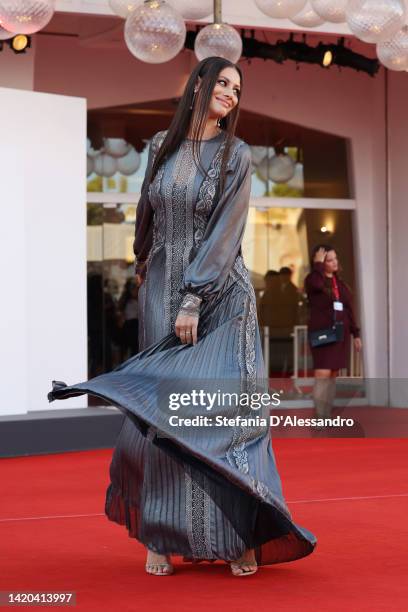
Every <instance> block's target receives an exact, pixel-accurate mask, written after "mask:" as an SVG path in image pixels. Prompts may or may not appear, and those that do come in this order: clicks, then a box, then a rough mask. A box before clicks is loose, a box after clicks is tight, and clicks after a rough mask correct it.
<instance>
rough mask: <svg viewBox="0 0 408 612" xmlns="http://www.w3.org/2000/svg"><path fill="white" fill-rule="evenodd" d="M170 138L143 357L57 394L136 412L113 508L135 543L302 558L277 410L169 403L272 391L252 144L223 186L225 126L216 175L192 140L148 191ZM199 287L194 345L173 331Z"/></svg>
mask: <svg viewBox="0 0 408 612" xmlns="http://www.w3.org/2000/svg"><path fill="white" fill-rule="evenodd" d="M165 134H166V132H165V131H162V132H158V133H157V134H155V136H154V137H153V138H152V140H151V144H150V148H149V158H148V167H147V170H146V175H145V180H144V183H143V186H142V193H141V198H140V201H139V204H138V210H137V223H136V234H135V242H134V250H135V254H136V270H141V269H143V270H144V275H145V280H144V282H143V284H142V286H141V288H140V291H139V325H140V342H141V344H140V352H139V353H138V354H137V355H134V356H133V357H131V358H130V359H128V360H127V361H125V362H124V363H122V364H121V365H119V366H118V367H116V368H115V369H114V370H112V371H111V372H109V373H107V374H103V375H100V376H97V377H95V378H93V379H91V380H88V381H85V382H82V383H78V384H75V385H70V386H68V385H66V383H64V382H61V381H53V389H52V391H50V393H49V394H48V399H49V401H53V400H55V399H64V398H66V397H69V396H74V395H81V394H84V393H89V394H92V395H95V396H99V397H102V398H105V399H108V400H109V401H110V402H111V403H112V404H113V405H116V406H118V408H120V410H122V412H123V413H124V414H125V419H124V422H123V426H122V429H121V431H120V434H119V436H118V439H117V443H116V446H115V449H114V452H113V457H112V462H111V466H110V480H111V482H110V484H109V486H108V489H107V492H106V504H105V513H106V515H107V517H108V518H109V519H110V520H112V521H115V522H117V523H118V524H121V525H125V526H126V528H127V530H128V533H129V536H130V537H133V538H137V539H138V540H139V541H140V542H142V543H143V544H145V545H146V546H148V547H149V548H150V549H151V550H153V551H156V552H159V553H174V554H179V555H182V556H183V557H184V559H185V560H192V561H200V560H209V561H212V560H216V559H224V560H232V559H237V558H238V557H239V556H241V555H242V553H243V552H244V550H245V549H247V548H255V552H256V558H257V562H258V564H259V565H265V564H273V563H282V562H286V561H293V560H295V559H299V558H302V557H305V556H306V555H309V554H310V553H311V552H313V550H314V548H315V546H316V537H315V536H314V534H313V533H311V532H310V531H308V530H307V529H305V528H303V527H301V526H300V525H297V524H296V523H295V522H294V520H293V519H292V516H291V514H290V512H289V509H288V507H287V505H286V503H285V500H284V497H283V493H282V487H281V481H280V477H279V473H278V470H277V466H276V463H275V457H274V453H273V449H272V446H271V438H270V428H269V423H267V424H265V422H266V419H267V417H268V415H269V408H268V407H267V406H265V407H262V408H260V409H259V410H256V411H255V410H254V409H253V408H252V407H249V406H248V405H247V406H242V405H241V403H240V402H238V403H237V402H235V404H234V402H232V403H231V404H228V402H227V403H226V405H225V404H224V405H221V403H219V404H218V403H216V404H215V405H214V407H213V408H212V409H211V410H208V409H207V407H203V406H197V405H196V406H192V405H189V406H182V407H181V408H180V409H179V410H177V411H175V410H174V411H172V410H170V409H169V394H171V393H182V392H189V390H190V391H191V389H203V390H206V391H207V392H217V391H221V392H231V393H233V392H238V393H241V394H245V393H246V394H253V393H255V392H265V391H268V385H267V379H266V373H265V368H264V362H263V357H262V350H261V341H260V336H259V330H258V325H257V316H256V303H255V293H254V289H253V287H252V284H251V282H250V279H249V274H248V270H247V268H246V266H245V264H244V261H243V258H242V252H241V241H242V237H243V232H244V229H245V224H246V219H247V213H248V204H249V196H250V183H251V153H250V148H249V146H248V145H247V144H246V143H245V142H243V141H242V140H240V139H239V138H237V137H234V141H233V146H232V149H231V151H230V156H229V162H228V167H227V175H226V184H225V188H224V190H223V192H222V194H219V193H218V191H217V185H218V180H219V175H220V165H221V157H222V152H223V148H224V146H225V140H224V134H223V133H222V132H221V134H219V135H218V136H216V137H214V138H212V139H210V140H206V141H203V142H202V144H201V159H202V163H203V165H204V167H205V169H206V170H207V169H208V172H207V175H206V177H204V176H203V174H202V173H201V171H200V170H199V169H198V168H197V167H196V165H195V163H194V161H193V157H192V142H191V140H189V139H185V140H183V142H182V143H181V145H180V146H179V148H178V149H177V151H175V152H174V153H173V154H172V155H171V156H170V157H169V158H168V159H166V161H165V162H164V163H163V164H162V165H161V166H160V168H159V170H158V172H157V174H156V176H155V178H154V180H153V182H152V183H151V184H150V185H149V184H148V180H147V177H148V175H149V172H150V170H151V167H152V163H153V159H154V155H155V154H156V153H157V151H158V148H159V146H160V144H161V143H162V141H163V138H164V136H165ZM191 295H192V296H193V297H194V296H195V297H196V298H198V301H199V302H200V305H199V325H198V342H197V344H196V345H191V344H182V343H181V341H180V340H179V339H178V338H177V336H176V335H175V333H174V324H175V320H176V317H177V313H178V311H179V309H180V307H181V305H182V304H184V301H185V300H186V299H187V300H188V298H189V297H191ZM240 397H241V396H240ZM197 415H202V416H207V417H208V418H209V419H210V423H211V424H210V425H207V426H200V425H196V426H195V427H188V426H174V425H170V418H169V417H170V416H178V417H183V418H187V417H195V416H197ZM237 416H239V417H242V418H241V420H238V418H236V417H237ZM255 416H258V421H256V422H254V417H255ZM217 417H221V418H222V417H229V418H232V419H233V420H232V425H231V424H226V425H216V418H217ZM251 417H252V421H250V420H249V418H251ZM245 419H247V420H245ZM262 419H265V422H263V421H262Z"/></svg>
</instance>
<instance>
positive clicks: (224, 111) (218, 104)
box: [208, 67, 241, 119]
mask: <svg viewBox="0 0 408 612" xmlns="http://www.w3.org/2000/svg"><path fill="white" fill-rule="evenodd" d="M240 88H241V79H240V76H239V72H238V71H237V70H235V68H231V67H227V68H223V69H222V70H221V72H220V73H219V75H218V77H217V82H216V84H215V87H214V89H213V95H212V97H211V100H210V105H209V110H208V116H209V117H212V118H217V119H218V118H220V119H222V118H223V117H226V115H228V113H230V112H231V111H232V109H233V108H235V107H236V105H237V104H238V100H239V95H240Z"/></svg>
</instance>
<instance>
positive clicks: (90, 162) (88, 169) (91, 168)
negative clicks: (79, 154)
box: [86, 155, 94, 176]
mask: <svg viewBox="0 0 408 612" xmlns="http://www.w3.org/2000/svg"><path fill="white" fill-rule="evenodd" d="M93 171H94V160H93V157H89V155H87V156H86V176H90V175H91V174H92V172H93Z"/></svg>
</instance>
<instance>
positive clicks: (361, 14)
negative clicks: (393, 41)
mask: <svg viewBox="0 0 408 612" xmlns="http://www.w3.org/2000/svg"><path fill="white" fill-rule="evenodd" d="M346 21H347V24H348V26H349V28H350V30H351V31H352V32H353V34H355V36H357V38H360V40H364V41H365V42H369V43H378V42H383V41H385V40H387V39H389V38H391V37H392V36H393V35H394V34H396V33H397V32H398V30H400V29H401V28H402V27H403V26H404V22H405V5H404V3H403V1H402V0H387V1H386V2H384V0H350V2H349V4H348V5H347V8H346Z"/></svg>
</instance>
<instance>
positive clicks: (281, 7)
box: [255, 0, 307, 19]
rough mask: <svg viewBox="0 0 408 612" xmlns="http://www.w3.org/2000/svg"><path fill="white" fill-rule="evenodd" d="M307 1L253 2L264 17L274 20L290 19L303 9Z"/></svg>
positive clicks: (257, 0)
mask: <svg viewBox="0 0 408 612" xmlns="http://www.w3.org/2000/svg"><path fill="white" fill-rule="evenodd" d="M306 2H307V0H255V4H256V5H257V7H258V8H259V10H260V11H262V13H264V15H268V17H274V18H275V19H291V18H292V17H295V15H297V14H298V13H300V11H301V10H302V9H304V8H305V5H306Z"/></svg>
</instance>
